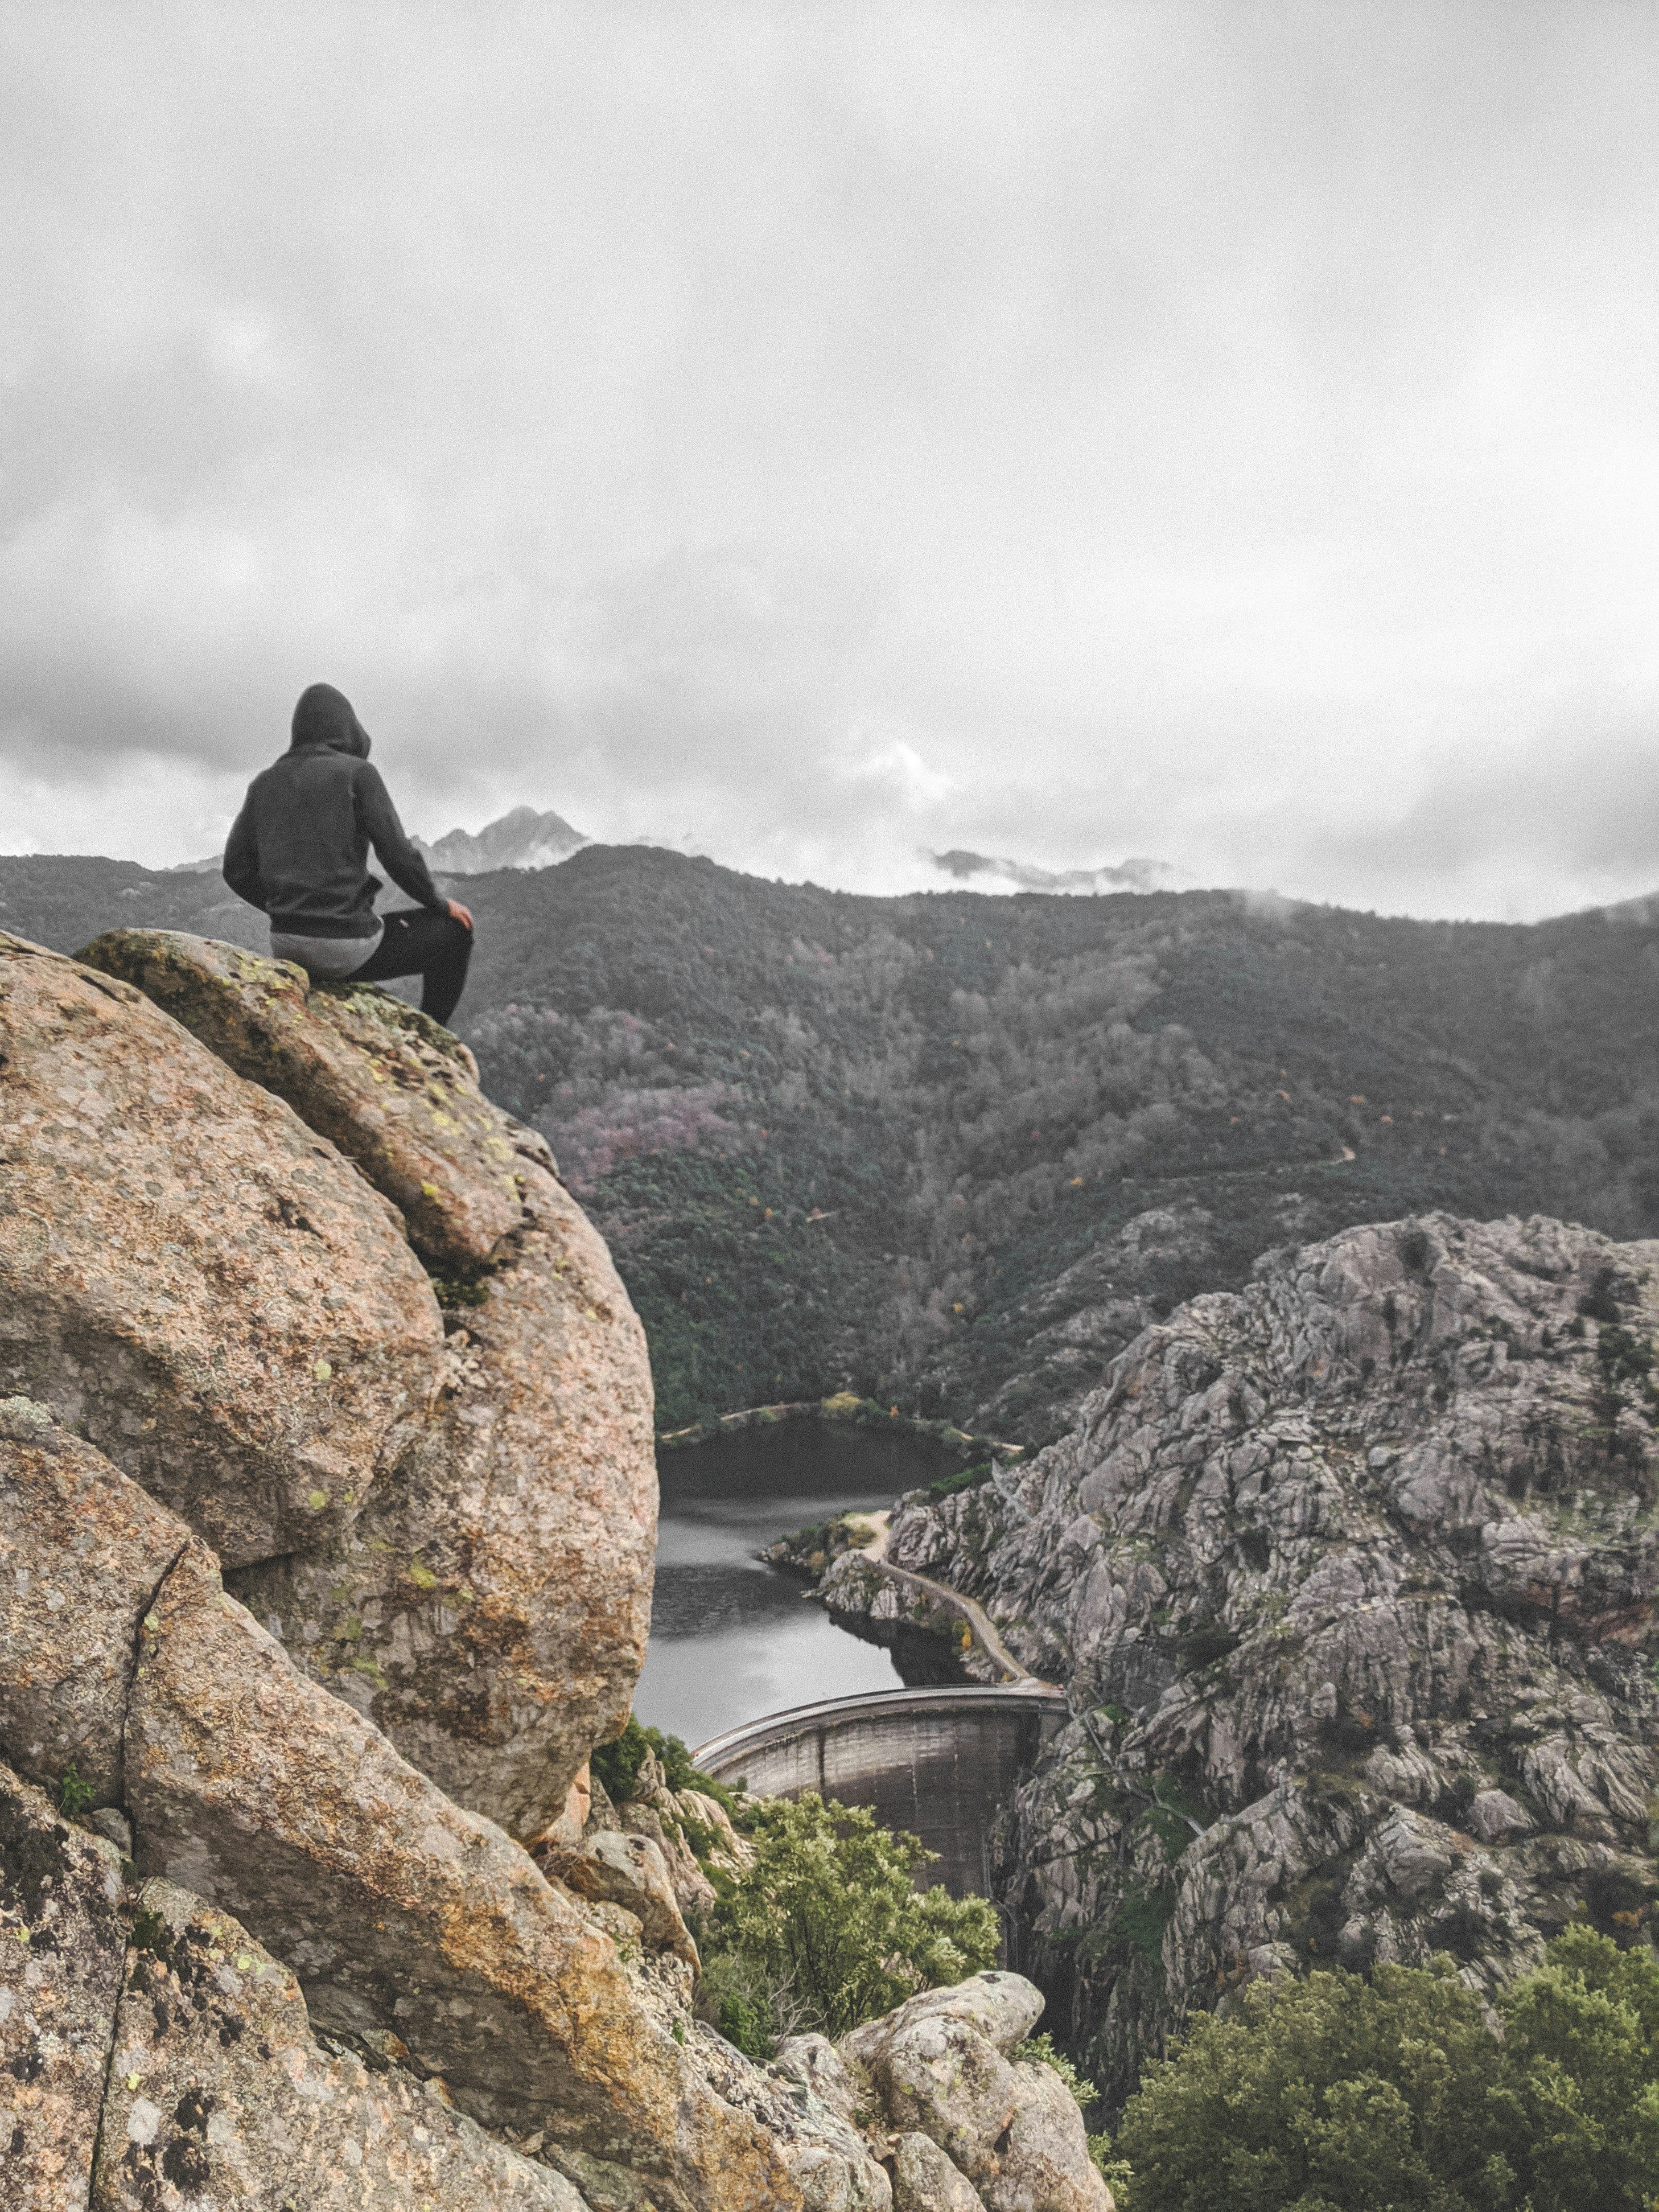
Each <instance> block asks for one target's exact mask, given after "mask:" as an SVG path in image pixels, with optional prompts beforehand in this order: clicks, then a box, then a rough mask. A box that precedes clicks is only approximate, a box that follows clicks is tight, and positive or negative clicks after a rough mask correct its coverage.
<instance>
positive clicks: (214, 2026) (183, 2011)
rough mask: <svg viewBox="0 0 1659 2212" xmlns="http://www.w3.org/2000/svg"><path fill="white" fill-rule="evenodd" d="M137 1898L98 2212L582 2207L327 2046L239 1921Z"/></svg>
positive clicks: (568, 2191)
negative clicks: (200, 2206)
mask: <svg viewBox="0 0 1659 2212" xmlns="http://www.w3.org/2000/svg"><path fill="white" fill-rule="evenodd" d="M134 1903H135V1910H134V1912H133V1916H132V1924H131V1930H130V1932H129V1935H128V1941H127V1948H126V1953H125V1962H124V1966H125V1971H124V1973H123V1977H122V1983H121V1990H120V2001H119V2004H118V2008H117V2011H116V2014H115V2018H114V2021H113V2023H112V2029H113V2041H112V2048H111V2051H110V2067H109V2087H108V2093H107V2096H106V2100H105V2102H104V2108H103V2115H102V2125H101V2127H100V2130H99V2154H98V2164H97V2172H96V2178H95V2182H94V2206H95V2208H96V2212H155V2207H156V2206H158V2205H167V2204H173V2203H177V2204H180V2205H189V2204H191V2203H215V2204H221V2205H227V2206H228V2205H233V2204H257V2205H266V2204H269V2205H280V2204H293V2205H295V2206H298V2205H302V2204H303V2205H307V2206H312V2205H317V2206H321V2205H327V2204H333V2203H338V2204H350V2205H353V2206H360V2205H361V2206H364V2207H366V2208H368V2212H394V2208H395V2212H407V2208H408V2207H409V2206H410V2204H411V2203H416V2204H419V2203H428V2204H432V2205H434V2206H437V2205H441V2206H443V2208H444V2212H496V2208H497V2207H501V2208H504V2212H505V2208H511V2209H512V2212H584V2207H583V2203H582V2199H581V2197H580V2196H579V2194H578V2193H577V2191H576V2190H575V2189H574V2187H573V2186H572V2185H571V2184H570V2183H569V2182H568V2181H567V2180H566V2179H565V2178H564V2177H563V2175H562V2174H560V2173H558V2172H556V2171H554V2170H553V2169H552V2168H550V2167H549V2166H544V2165H541V2164H538V2163H536V2162H535V2161H533V2160H530V2159H526V2158H521V2157H520V2156H519V2155H517V2154H516V2153H514V2152H513V2150H511V2149H509V2148H507V2145H506V2144H504V2143H502V2142H497V2141H496V2140H495V2138H494V2137H493V2136H489V2135H487V2134H486V2133H485V2132H484V2130H483V2129H482V2128H480V2127H478V2126H477V2124H475V2123H474V2122H473V2121H471V2120H470V2119H468V2118H466V2117H465V2114H464V2113H461V2112H457V2111H455V2109H454V2108H453V2105H452V2103H451V2102H450V2100H449V2098H448V2096H447V2093H446V2092H445V2090H444V2087H443V2085H442V2084H441V2083H440V2082H438V2081H422V2080H421V2079H420V2078H419V2077H418V2076H417V2075H414V2074H412V2073H410V2071H409V2070H408V2069H406V2068H405V2067H403V2066H400V2065H395V2064H382V2065H380V2066H379V2067H377V2068H374V2069H370V2068H369V2067H368V2066H367V2065H365V2064H364V2063H363V2061H362V2058H360V2057H358V2056H357V2055H356V2053H355V2052H353V2051H327V2050H325V2049H324V2048H322V2047H321V2046H320V2045H319V2044H318V2043H317V2042H316V2041H315V2040H314V2039H313V2037H312V2035H311V2034H310V2033H309V2031H308V2027H307V2016H306V2006H305V2000H304V1998H303V1996H301V1992H300V1988H299V1984H297V1983H296V1982H295V1978H294V1976H293V1975H292V1974H291V1973H290V1972H289V1971H288V1969H287V1968H286V1967H285V1966H283V1965H282V1963H281V1962H280V1960H276V1959H275V1958H273V1957H272V1956H271V1954H270V1952H268V1951H267V1950H265V1949H264V1947H263V1946H262V1945H260V1944H258V1943H257V1942H255V1941H254V1940H253V1938H252V1936H250V1935H249V1934H248V1932H247V1930H246V1929H245V1928H242V1927H240V1926H239V1925H238V1923H236V1922H235V1921H234V1920H233V1919H231V1918H230V1917H228V1915H227V1914H225V1913H223V1912H221V1911H216V1910H215V1909H214V1908H213V1907H212V1906H210V1905H204V1904H203V1903H202V1901H201V1899H199V1898H195V1897H192V1896H191V1895H190V1894H189V1893H187V1892H185V1891H184V1890H179V1889H176V1888H174V1887H173V1885H172V1884H171V1883H168V1882H165V1881H148V1882H146V1883H145V1884H144V1885H143V1888H142V1889H141V1890H140V1891H139V1892H138V1893H137V1898H136V1899H135V1901H134ZM394 2047H395V2046H394ZM94 2111H95V2107H94Z"/></svg>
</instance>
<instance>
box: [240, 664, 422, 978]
mask: <svg viewBox="0 0 1659 2212" xmlns="http://www.w3.org/2000/svg"><path fill="white" fill-rule="evenodd" d="M371 845H372V846H373V847H374V853H375V857H376V858H377V859H378V860H379V861H380V866H382V867H383V868H384V869H385V870H386V873H387V875H389V876H390V877H391V878H392V882H393V883H394V884H397V886H398V890H401V891H404V892H406V893H407V894H408V896H410V898H412V899H416V900H417V901H418V902H419V903H420V904H421V905H422V906H423V907H429V908H431V909H432V910H433V911H434V912H435V913H437V914H442V913H444V912H446V911H447V905H448V902H447V900H446V899H445V897H444V896H443V894H442V892H441V890H439V889H438V886H437V885H436V884H435V883H434V882H433V880H432V875H431V871H430V870H429V869H428V866H427V865H426V862H425V861H424V860H422V858H421V856H420V854H418V853H417V852H416V849H415V848H414V846H413V845H411V844H410V842H409V838H408V836H406V835H405V833H404V826H403V823H401V822H399V821H398V811H397V809H396V808H395V807H394V806H393V805H392V800H391V799H390V797H389V796H388V794H387V792H386V786H385V784H384V783H382V782H381V781H380V770H379V769H373V768H371V767H370V766H369V764H368V731H367V730H365V729H364V727H363V726H362V723H361V722H360V721H359V720H357V717H356V714H354V713H353V711H352V706H351V702H350V700H349V699H348V698H347V697H346V696H345V695H344V694H343V692H340V691H337V690H335V689H334V686H333V685H332V684H313V685H312V686H311V688H310V690H307V691H302V692H301V695H300V703H299V705H298V706H297V707H295V709H294V733H293V740H292V742H291V744H289V749H288V750H287V751H286V752H285V753H284V754H283V757H282V758H281V760H279V761H276V762H274V763H272V764H271V766H270V768H268V769H264V771H263V772H262V773H261V774H260V775H256V776H255V777H254V779H253V781H252V783H251V784H250V785H249V786H248V792H247V797H246V799H245V800H244V801H243V802H242V811H241V812H240V814H239V815H238V816H237V817H236V821H235V823H234V827H233V828H232V829H231V833H230V836H229V838H228V840H227V842H226V845H225V862H224V869H225V881H226V882H227V883H228V884H229V885H230V888H231V889H232V890H234V892H235V893H236V895H237V896H238V897H239V898H244V899H246V901H247V902H248V904H249V905H250V906H257V907H263V908H264V911H265V912H266V913H267V914H268V915H270V927H271V932H272V934H273V935H276V936H284V937H341V938H357V939H367V938H372V937H374V935H375V934H376V933H377V932H378V931H379V929H380V923H379V921H378V920H377V919H376V917H375V913H374V894H375V893H376V891H378V890H380V878H378V877H377V876H372V875H370V874H369V872H368V850H369V848H370V846H371Z"/></svg>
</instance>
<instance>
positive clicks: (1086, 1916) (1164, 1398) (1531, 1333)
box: [843, 1215, 1659, 2095]
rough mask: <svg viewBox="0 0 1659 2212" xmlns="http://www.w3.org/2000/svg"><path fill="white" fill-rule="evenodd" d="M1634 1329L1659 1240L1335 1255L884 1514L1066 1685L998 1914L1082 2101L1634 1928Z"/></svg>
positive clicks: (1644, 1428) (1642, 1843)
mask: <svg viewBox="0 0 1659 2212" xmlns="http://www.w3.org/2000/svg"><path fill="white" fill-rule="evenodd" d="M1656 1322H1659V1247H1656V1246H1655V1245H1652V1244H1644V1243H1637V1244H1619V1243H1613V1242H1611V1241H1609V1240H1608V1239H1607V1238H1605V1237H1601V1236H1598V1235H1595V1234H1594V1233H1592V1232H1590V1231H1586V1230H1583V1229H1579V1228H1575V1227H1571V1226H1567V1225H1563V1224H1561V1223H1559V1222H1554V1221H1549V1220H1542V1219H1534V1220H1531V1221H1528V1222H1521V1221H1516V1220H1505V1221H1498V1222H1492V1223H1487V1224H1480V1223H1474V1222H1467V1221H1461V1220H1456V1219H1453V1218H1449V1217H1447V1216H1443V1215H1430V1216H1426V1217H1425V1218H1422V1219H1420V1220H1412V1221H1405V1222H1400V1223H1395V1224H1390V1225H1380V1226H1365V1227H1362V1228H1357V1229H1353V1230H1350V1231H1346V1232H1344V1233H1343V1234H1342V1235H1340V1236H1338V1237H1332V1238H1330V1239H1328V1241H1326V1242H1325V1243H1319V1244H1314V1245H1309V1246H1306V1247H1304V1248H1302V1249H1291V1250H1285V1251H1280V1252H1278V1253H1275V1254H1272V1255H1267V1257H1266V1258H1265V1259H1264V1260H1263V1261H1261V1262H1259V1263H1258V1267H1257V1272H1256V1278H1255V1280H1254V1281H1253V1282H1252V1283H1251V1284H1250V1285H1249V1286H1248V1287H1247V1288H1246V1289H1245V1290H1243V1291H1239V1292H1237V1293H1231V1292H1230V1293H1225V1294H1215V1295H1212V1296H1209V1297H1200V1298H1196V1299H1194V1300H1193V1301H1192V1302H1191V1303H1190V1304H1188V1305H1186V1306H1184V1307H1182V1309H1180V1310H1178V1311H1177V1312H1176V1313H1175V1314H1174V1315H1173V1316H1170V1319H1169V1320H1168V1321H1167V1322H1163V1323H1161V1324H1159V1325H1158V1326H1157V1327H1154V1328H1149V1329H1147V1330H1146V1332H1145V1333H1144V1334H1142V1335H1141V1336H1139V1338H1138V1339H1137V1340H1135V1342H1134V1343H1133V1344H1132V1345H1131V1346H1128V1348H1127V1350H1126V1351H1124V1352H1122V1353H1121V1356H1120V1357H1119V1358H1117V1359H1116V1360H1115V1361H1114V1362H1113V1363H1112V1364H1111V1365H1110V1366H1109V1368H1108V1369H1107V1370H1105V1372H1104V1374H1103V1376H1102V1378H1101V1387H1100V1388H1099V1389H1097V1391H1096V1392H1095V1393H1094V1395H1092V1396H1091V1397H1090V1398H1089V1399H1088V1400H1087V1401H1086V1402H1085V1406H1084V1407H1083V1411H1082V1414H1081V1417H1080V1419H1079V1422H1078V1425H1077V1426H1076V1427H1075V1429H1073V1431H1072V1432H1071V1433H1070V1434H1069V1435H1068V1436H1066V1437H1064V1438H1063V1439H1061V1441H1060V1442H1059V1443H1055V1444H1054V1445H1052V1446H1050V1447H1049V1448H1048V1449H1047V1450H1046V1451H1044V1452H1042V1454H1040V1455H1038V1456H1037V1457H1036V1458H1035V1459H1034V1460H1032V1461H1031V1462H1029V1463H1028V1464H1025V1465H1022V1466H1018V1467H1016V1468H1007V1469H1005V1470H1003V1471H1002V1472H1001V1473H1000V1474H999V1475H998V1477H997V1478H996V1480H994V1482H990V1483H987V1484H986V1485H984V1486H981V1488H979V1489H976V1490H972V1491H968V1492H961V1493H959V1494H958V1495H957V1496H955V1497H952V1498H945V1499H943V1500H928V1499H924V1498H921V1497H920V1496H918V1497H916V1498H912V1499H909V1500H908V1501H906V1502H905V1504H904V1505H903V1507H902V1510H900V1511H899V1512H898V1513H897V1514H896V1516H895V1518H894V1521H893V1523H892V1533H891V1536H890V1545H889V1554H888V1555H889V1557H890V1559H894V1560H895V1561H896V1562H897V1563H898V1564H900V1565H906V1566H908V1567H911V1568H913V1569H915V1570H917V1571H924V1572H926V1573H927V1574H929V1575H931V1576H933V1577H936V1578H937V1579H939V1580H940V1581H942V1582H945V1583H950V1584H951V1585H953V1586H955V1587H957V1588H958V1589H963V1590H966V1591H968V1592H969V1593H970V1594H971V1595H975V1596H976V1597H977V1598H979V1599H980V1601H981V1603H982V1604H983V1605H984V1606H985V1607H986V1608H987V1611H988V1612H989V1613H991V1615H992V1618H993V1619H994V1620H995V1621H996V1623H997V1625H998V1626H999V1627H1000V1629H1001V1631H1002V1633H1003V1635H1004V1636H1005V1638H1006V1639H1007V1641H1008V1643H1009V1644H1010V1645H1011V1646H1012V1649H1013V1650H1015V1651H1016V1652H1018V1654H1019V1656H1021V1657H1022V1658H1023V1659H1024V1661H1025V1662H1026V1663H1027V1664H1028V1665H1030V1667H1031V1668H1033V1670H1034V1671H1035V1672H1036V1673H1037V1674H1042V1675H1043V1676H1045V1677H1046V1678H1047V1679H1048V1680H1054V1681H1057V1682H1061V1683H1064V1684H1065V1685H1066V1686H1067V1689H1068V1694H1069V1697H1070V1699H1071V1702H1072V1706H1073V1715H1074V1718H1073V1722H1072V1723H1071V1725H1070V1726H1069V1727H1067V1728H1066V1729H1064V1730H1062V1731H1061V1732H1060V1735H1058V1736H1057V1737H1056V1738H1055V1739H1054V1741H1053V1742H1052V1743H1051V1745H1050V1746H1049V1747H1048V1750H1047V1751H1046V1752H1045V1753H1044V1756H1043V1759H1042V1762H1041V1764H1040V1765H1039V1768H1038V1770H1037V1771H1036V1773H1035V1775H1034V1776H1033V1777H1032V1778H1031V1779H1030V1782H1029V1783H1028V1784H1026V1785H1025V1786H1024V1788H1023V1790H1022V1791H1021V1793H1020V1796H1019V1799H1018V1805H1017V1807H1016V1808H1015V1810H1014V1813H1013V1815H1012V1819H1011V1820H1010V1821H1009V1822H1008V1825H1007V1831H1006V1835H1005V1836H1004V1838H1003V1849H1004V1864H1003V1870H1002V1880H1003V1882H1004V1885H1005V1887H1004V1894H1005V1895H1006V1898H1007V1899H1008V1900H1009V1902H1010V1903H1011V1904H1012V1905H1014V1906H1015V1907H1016V1908H1017V1911H1018V1915H1019V1918H1020V1923H1021V1926H1022V1929H1023V1942H1024V1948H1023V1951H1022V1954H1021V1960H1022V1963H1023V1964H1024V1965H1026V1966H1028V1968H1029V1969H1030V1971H1032V1972H1034V1973H1036V1976H1037V1978H1039V1979H1040V1980H1041V1981H1042V1982H1043V1983H1044V1984H1045V1986H1046V1987H1047V1988H1048V1990H1049V1991H1050V1993H1051V1996H1053V1997H1054V2000H1055V2001H1056V2003H1057V2007H1058V2010H1059V2018H1058V2019H1056V2020H1055V2021H1054V2026H1055V2027H1056V2029H1057V2031H1059V2032H1061V2033H1064V2034H1066V2038H1067V2039H1068V2040H1071V2041H1073V2043H1074V2044H1076V2045H1081V2046H1083V2047H1085V2048H1086V2049H1088V2050H1089V2053H1090V2057H1091V2063H1092V2064H1093V2066H1094V2067H1095V2068H1096V2069H1097V2071H1098V2074H1099V2075H1100V2077H1101V2078H1102V2080H1103V2083H1104V2084H1105V2085H1106V2086H1107V2087H1108V2089H1109V2093H1112V2094H1115V2095H1121V2094H1122V2093H1124V2092H1126V2091H1127V2088H1128V2087H1130V2086H1131V2084H1132V2082H1133V2075H1134V2073H1135V2071H1136V2069H1137V2067H1138V2065H1139V2062H1140V2060H1141V2059H1142V2058H1143V2057H1146V2056H1147V2055H1150V2054H1152V2053H1153V2052H1155V2051H1158V2050H1159V2049H1160V2048H1161V2047H1162V2045H1163V2043H1164V2039H1165V2038H1166V2037H1167V2035H1168V2034H1169V2033H1170V2031H1171V2030H1172V2029H1174V2028H1175V2027H1177V2026H1178V2025H1179V2023H1180V2021H1182V2018H1183V2017H1184V2016H1185V2015H1187V2013H1188V2011H1189V2010H1190V2009H1191V2008H1193V2007H1194V2006H1219V2007H1222V2008H1225V2005H1226V2003H1227V2002H1228V1998H1229V1996H1230V1994H1231V1991H1233V1990H1236V1989H1237V1987H1238V1986H1239V1985H1240V1984H1242V1983H1243V1981H1245V1980H1247V1979H1249V1978H1250V1977H1252V1976H1254V1975H1257V1974H1261V1973H1264V1972H1279V1971H1283V1970H1285V1969H1286V1968H1292V1967H1295V1966H1298V1965H1304V1964H1307V1963H1310V1962H1312V1961H1318V1960H1340V1961H1341V1962H1343V1963H1345V1964H1347V1965H1350V1966H1363V1965H1364V1964H1365V1963H1366V1962H1367V1961H1368V1960H1371V1959H1398V1960H1404V1961H1406V1962H1407V1963H1412V1962H1415V1961H1418V1960H1421V1959H1423V1958H1424V1957H1425V1956H1426V1955H1427V1954H1428V1953H1429V1952H1430V1951H1431V1950H1435V1949H1440V1950H1449V1951H1450V1952H1452V1953H1453V1954H1455V1956H1456V1957H1458V1958H1459V1959H1460V1960H1462V1962H1463V1966H1464V1971H1465V1973H1466V1975H1467V1976H1468V1978H1469V1979H1470V1980H1471V1981H1472V1982H1473V1983H1474V1984H1475V1985H1476V1986H1477V1987H1480V1988H1484V1989H1487V1990H1490V1989H1492V1988H1493V1987H1495V1986H1496V1985H1497V1984H1499V1983H1500V1982H1502V1981H1503V1980H1504V1979H1505V1978H1508V1977H1510V1976H1511V1975H1513V1974H1514V1973H1516V1972H1518V1971H1521V1970H1522V1969H1524V1968H1525V1967H1527V1966H1530V1965H1532V1964H1533V1963H1534V1961H1535V1960H1536V1959H1537V1957H1538V1956H1539V1954H1540V1951H1541V1946H1542V1942H1543V1941H1544V1939H1545V1938H1546V1937H1547V1936H1548V1935H1549V1934H1551V1933H1553V1932H1554V1931H1555V1930H1556V1929H1559V1928H1560V1927H1561V1926H1562V1925H1564V1924H1565V1923H1566V1922H1568V1921H1569V1920H1575V1921H1577V1920H1583V1921H1588V1922H1589V1923H1592V1924H1594V1925H1596V1926H1598V1927H1601V1928H1603V1929H1606V1930H1607V1932H1609V1933H1611V1934H1613V1935H1614V1936H1623V1937H1624V1938H1625V1939H1626V1940H1628V1939H1629V1937H1630V1936H1632V1935H1633V1934H1634V1933H1635V1932H1636V1931H1638V1929H1641V1928H1642V1927H1644V1925H1645V1924H1646V1922H1647V1919H1648V1917H1649V1914H1650V1906H1651V1899H1652V1896H1653V1883H1652V1878H1651V1860H1650V1854H1649V1828H1648V1822H1649V1818H1650V1812H1649V1808H1650V1801H1651V1799H1652V1796H1653V1791H1654V1788H1655V1784H1656V1781H1659V1755H1656V1753H1659V1692H1656V1689H1655V1686H1654V1680H1653V1674H1652V1668H1651V1658H1650V1651H1651V1645H1652V1642H1653V1637H1654V1626H1653V1607H1654V1601H1655V1595H1656V1592H1659V1527H1656V1516H1655V1500H1656V1488H1659V1486H1656V1473H1659V1435H1656V1428H1659V1398H1656V1394H1655V1391H1654V1389H1653V1387H1652V1380H1651V1375H1650V1370H1651V1369H1652V1365H1653V1360H1654V1333H1655V1327H1656ZM843 1602H845V1600H843Z"/></svg>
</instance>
